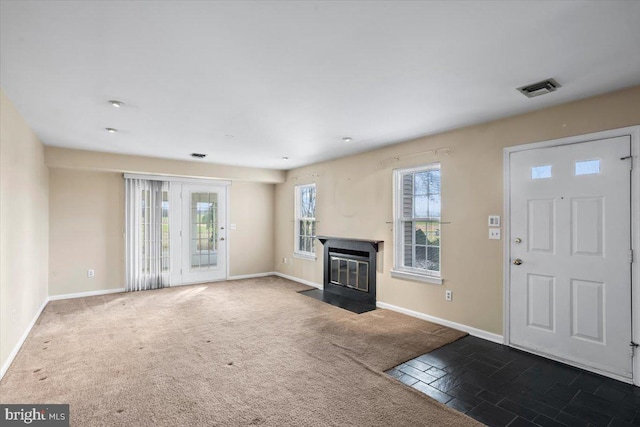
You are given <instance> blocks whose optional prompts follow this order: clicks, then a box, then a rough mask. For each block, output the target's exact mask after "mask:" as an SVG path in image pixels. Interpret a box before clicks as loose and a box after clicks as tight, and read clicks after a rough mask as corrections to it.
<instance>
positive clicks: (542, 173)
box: [531, 165, 551, 179]
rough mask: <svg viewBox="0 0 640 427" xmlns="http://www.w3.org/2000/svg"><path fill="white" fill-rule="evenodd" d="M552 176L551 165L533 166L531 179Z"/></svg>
mask: <svg viewBox="0 0 640 427" xmlns="http://www.w3.org/2000/svg"><path fill="white" fill-rule="evenodd" d="M545 178H551V165H544V166H534V167H532V168H531V179H545Z"/></svg>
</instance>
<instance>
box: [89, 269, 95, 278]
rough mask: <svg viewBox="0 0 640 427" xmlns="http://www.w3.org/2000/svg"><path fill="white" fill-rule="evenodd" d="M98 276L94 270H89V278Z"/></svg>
mask: <svg viewBox="0 0 640 427" xmlns="http://www.w3.org/2000/svg"><path fill="white" fill-rule="evenodd" d="M95 275H96V271H95V270H94V269H93V268H90V269H89V270H87V277H94V276H95Z"/></svg>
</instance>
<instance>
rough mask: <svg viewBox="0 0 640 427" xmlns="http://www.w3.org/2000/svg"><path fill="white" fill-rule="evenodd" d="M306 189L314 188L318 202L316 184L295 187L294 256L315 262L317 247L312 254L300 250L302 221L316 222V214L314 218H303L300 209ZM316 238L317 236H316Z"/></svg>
mask: <svg viewBox="0 0 640 427" xmlns="http://www.w3.org/2000/svg"><path fill="white" fill-rule="evenodd" d="M305 188H313V192H314V194H315V196H316V200H317V190H316V184H315V183H313V184H300V185H296V186H295V187H294V189H295V201H294V203H295V207H294V209H295V213H294V221H293V226H294V233H293V234H294V241H293V255H294V256H295V257H297V258H304V259H310V260H315V259H316V252H315V248H316V246H315V245H314V246H313V249H314V250H313V251H312V252H307V251H302V250H300V221H313V222H316V216H315V215H316V212H314V216H313V217H301V216H300V214H301V209H300V197H301V194H302V190H303V189H305ZM314 237H315V236H314Z"/></svg>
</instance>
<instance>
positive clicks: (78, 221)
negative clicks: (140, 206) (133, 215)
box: [49, 168, 124, 295]
mask: <svg viewBox="0 0 640 427" xmlns="http://www.w3.org/2000/svg"><path fill="white" fill-rule="evenodd" d="M49 212H50V217H49V218H50V219H49V220H50V226H51V227H50V231H49V242H50V248H51V251H50V253H49V295H64V294H72V293H77V292H90V291H100V290H104V289H118V288H124V239H123V232H124V180H123V178H122V174H119V173H107V172H88V171H79V170H68V169H55V168H52V169H51V174H50V198H49ZM90 268H92V269H94V270H95V277H88V276H87V270H88V269H90Z"/></svg>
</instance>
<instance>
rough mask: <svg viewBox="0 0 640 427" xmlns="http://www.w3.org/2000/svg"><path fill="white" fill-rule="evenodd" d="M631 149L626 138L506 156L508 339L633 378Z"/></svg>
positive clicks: (538, 350)
mask: <svg viewBox="0 0 640 427" xmlns="http://www.w3.org/2000/svg"><path fill="white" fill-rule="evenodd" d="M630 154H631V140H630V137H629V136H623V137H617V138H610V139H604V140H598V141H591V142H583V143H578V144H571V145H564V146H559V147H552V148H540V149H532V150H527V151H518V152H512V153H511V154H510V160H509V161H510V218H511V224H510V229H511V232H510V236H509V238H510V255H511V264H510V296H509V310H510V314H509V315H510V330H509V334H510V343H511V344H512V345H514V346H517V347H522V348H524V349H529V350H532V351H534V352H537V353H542V354H546V355H549V356H551V357H554V358H558V359H562V360H566V361H568V362H573V363H575V364H578V365H582V366H585V367H591V368H594V369H595V370H598V371H602V372H606V373H611V374H614V375H618V376H621V377H625V378H631V377H632V358H631V354H630V351H629V350H630V349H629V344H630V342H631V263H630V255H631V182H630V181H631V180H630V161H629V159H628V156H630ZM624 158H626V159H625V160H622V159H624Z"/></svg>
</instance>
